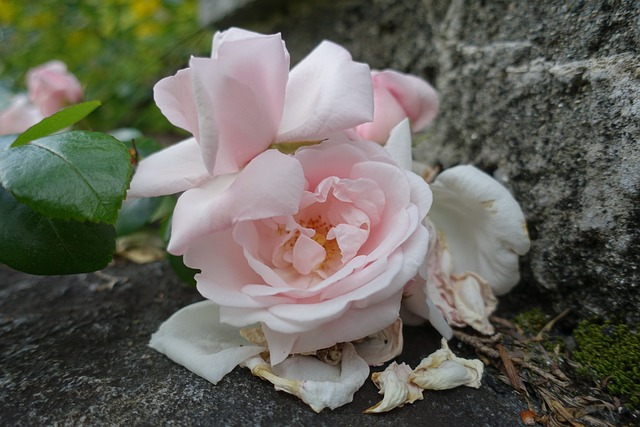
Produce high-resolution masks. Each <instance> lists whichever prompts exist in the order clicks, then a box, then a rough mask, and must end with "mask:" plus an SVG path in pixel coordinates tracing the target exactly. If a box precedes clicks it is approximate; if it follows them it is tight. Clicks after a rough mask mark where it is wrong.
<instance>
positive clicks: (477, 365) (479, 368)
mask: <svg viewBox="0 0 640 427" xmlns="http://www.w3.org/2000/svg"><path fill="white" fill-rule="evenodd" d="M441 345H442V348H441V349H440V350H437V351H436V352H434V353H432V354H430V355H429V356H428V357H426V358H424V359H422V361H421V362H420V364H419V365H418V366H417V367H416V369H414V371H413V373H412V374H411V375H410V376H409V379H410V381H411V382H413V383H414V384H416V385H418V386H420V387H422V388H424V389H425V390H448V389H451V388H455V387H458V386H461V385H465V386H467V387H473V388H479V387H480V385H481V383H480V380H481V379H482V373H483V371H484V365H483V364H482V362H481V361H479V360H477V359H474V360H469V359H463V358H461V357H458V356H456V355H455V354H453V352H452V351H451V350H449V346H448V345H447V340H446V339H444V338H443V339H442V341H441Z"/></svg>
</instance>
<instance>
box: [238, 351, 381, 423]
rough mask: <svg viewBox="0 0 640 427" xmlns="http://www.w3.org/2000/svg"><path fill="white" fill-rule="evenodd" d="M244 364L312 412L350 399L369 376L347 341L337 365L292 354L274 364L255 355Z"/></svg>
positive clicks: (340, 404) (334, 406)
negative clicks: (299, 400)
mask: <svg viewBox="0 0 640 427" xmlns="http://www.w3.org/2000/svg"><path fill="white" fill-rule="evenodd" d="M244 366H246V367H247V368H249V369H251V373H252V374H254V375H256V376H258V377H260V378H262V379H264V380H267V381H269V382H271V383H272V384H273V385H274V387H275V389H276V390H279V391H284V392H286V393H289V394H293V395H294V396H297V397H299V398H300V399H302V401H303V402H305V403H306V404H308V405H309V406H311V408H312V409H313V410H314V411H316V412H320V411H322V410H323V409H324V408H330V409H335V408H337V407H339V406H342V405H345V404H347V403H349V402H351V401H352V400H353V394H354V393H355V392H356V391H358V390H359V389H360V387H362V385H363V384H364V382H365V381H366V379H367V376H368V375H369V366H368V365H367V362H365V361H364V360H362V358H360V357H359V356H358V354H357V353H356V351H355V349H354V347H353V345H352V344H350V343H345V344H343V350H342V361H341V363H340V366H332V365H329V364H327V363H324V362H321V361H320V360H318V359H317V358H315V357H313V356H292V357H289V358H287V359H286V360H284V361H283V362H282V363H280V364H278V365H276V366H271V365H270V364H269V363H267V362H265V361H264V359H262V357H260V356H256V357H252V358H251V359H249V360H247V361H246V362H245V363H244Z"/></svg>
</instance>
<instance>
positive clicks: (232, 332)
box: [149, 301, 265, 384]
mask: <svg viewBox="0 0 640 427" xmlns="http://www.w3.org/2000/svg"><path fill="white" fill-rule="evenodd" d="M218 311H219V307H218V306H217V305H216V304H214V303H213V302H211V301H201V302H197V303H195V304H191V305H189V306H187V307H184V308H182V309H181V310H179V311H177V312H176V313H174V314H173V315H172V316H171V317H169V319H167V320H166V321H165V322H164V323H163V324H162V325H160V328H159V329H158V331H157V332H156V333H155V334H153V335H152V336H151V341H150V342H149V347H151V348H153V349H155V350H157V351H159V352H160V353H163V354H164V355H166V356H167V357H168V358H169V359H171V360H173V361H174V362H176V363H178V364H180V365H182V366H184V367H185V368H187V369H189V370H190V371H191V372H194V373H196V374H198V375H200V376H201V377H203V378H205V379H207V380H208V381H211V382H212V383H213V384H216V383H218V381H220V380H221V379H222V378H223V377H224V376H225V375H226V374H228V373H229V372H231V371H232V370H233V368H235V367H236V366H238V365H239V364H240V363H242V362H244V361H245V360H247V359H249V358H250V357H252V356H255V355H257V354H260V353H261V352H262V351H264V350H265V348H264V347H260V346H254V345H250V344H249V342H248V341H246V340H245V339H244V338H242V337H241V336H240V329H239V328H235V327H232V326H229V325H224V324H221V323H220V322H219V320H218V319H219V316H218Z"/></svg>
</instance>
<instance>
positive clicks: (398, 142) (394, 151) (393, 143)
mask: <svg viewBox="0 0 640 427" xmlns="http://www.w3.org/2000/svg"><path fill="white" fill-rule="evenodd" d="M411 147H412V145H411V126H410V125H409V119H404V120H402V121H401V122H400V123H398V124H397V125H396V126H394V127H393V129H392V130H391V134H390V135H389V139H388V140H387V143H386V144H385V145H384V148H385V150H387V152H388V153H389V155H390V156H391V158H392V159H393V160H394V161H395V162H396V163H397V164H398V166H400V167H401V168H403V169H404V170H407V171H410V170H411V166H412V164H413V161H412V153H411Z"/></svg>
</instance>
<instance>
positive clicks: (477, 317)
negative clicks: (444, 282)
mask: <svg viewBox="0 0 640 427" xmlns="http://www.w3.org/2000/svg"><path fill="white" fill-rule="evenodd" d="M452 279H453V295H454V298H455V307H456V311H457V314H458V316H459V317H460V319H461V320H462V321H463V322H464V323H465V324H467V325H469V326H471V327H472V328H473V329H475V330H476V331H478V332H480V333H483V334H485V335H491V334H493V333H494V332H495V330H494V328H493V325H492V324H491V322H489V316H490V315H491V313H493V312H494V311H495V309H496V307H497V306H498V299H497V298H496V297H495V295H494V294H493V290H492V289H491V286H490V285H489V284H488V283H487V282H486V281H485V280H483V279H482V277H480V276H478V275H477V274H474V273H465V274H461V275H453V276H452Z"/></svg>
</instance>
